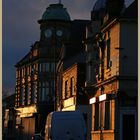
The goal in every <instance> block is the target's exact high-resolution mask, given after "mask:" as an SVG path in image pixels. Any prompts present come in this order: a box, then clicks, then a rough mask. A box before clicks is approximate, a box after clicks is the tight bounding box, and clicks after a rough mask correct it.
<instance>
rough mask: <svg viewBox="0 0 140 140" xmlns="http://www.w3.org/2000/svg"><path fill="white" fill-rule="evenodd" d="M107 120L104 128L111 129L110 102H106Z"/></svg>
mask: <svg viewBox="0 0 140 140" xmlns="http://www.w3.org/2000/svg"><path fill="white" fill-rule="evenodd" d="M104 116H105V119H104V120H105V121H104V129H105V130H107V129H110V102H109V101H106V102H105V115H104Z"/></svg>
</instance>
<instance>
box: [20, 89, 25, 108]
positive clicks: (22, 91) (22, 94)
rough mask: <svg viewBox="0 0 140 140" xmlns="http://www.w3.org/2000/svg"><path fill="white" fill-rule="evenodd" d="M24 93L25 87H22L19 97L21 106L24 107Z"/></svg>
mask: <svg viewBox="0 0 140 140" xmlns="http://www.w3.org/2000/svg"><path fill="white" fill-rule="evenodd" d="M24 93H25V87H24V86H23V87H22V88H21V95H20V99H21V105H24Z"/></svg>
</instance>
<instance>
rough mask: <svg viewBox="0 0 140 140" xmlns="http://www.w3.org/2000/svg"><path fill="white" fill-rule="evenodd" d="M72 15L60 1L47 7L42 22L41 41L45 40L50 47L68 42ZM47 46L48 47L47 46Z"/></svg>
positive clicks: (40, 21)
mask: <svg viewBox="0 0 140 140" xmlns="http://www.w3.org/2000/svg"><path fill="white" fill-rule="evenodd" d="M70 21H71V20H70V16H69V14H68V12H67V10H66V8H64V7H63V5H62V4H61V3H60V2H59V3H58V4H51V5H49V7H47V8H46V11H45V12H44V13H43V15H42V18H41V20H39V21H38V23H39V24H40V30H41V32H40V41H43V42H45V44H46V45H47V46H48V47H52V46H54V45H55V47H61V45H62V43H66V42H68V40H69V37H70ZM47 46H46V47H47Z"/></svg>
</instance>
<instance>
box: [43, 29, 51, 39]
mask: <svg viewBox="0 0 140 140" xmlns="http://www.w3.org/2000/svg"><path fill="white" fill-rule="evenodd" d="M44 34H45V36H46V37H47V38H49V37H51V35H52V31H51V29H47V30H45V32H44Z"/></svg>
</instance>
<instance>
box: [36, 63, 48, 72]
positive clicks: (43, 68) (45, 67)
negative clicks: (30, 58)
mask: <svg viewBox="0 0 140 140" xmlns="http://www.w3.org/2000/svg"><path fill="white" fill-rule="evenodd" d="M49 70H50V67H49V63H41V64H40V66H39V71H40V72H47V71H49Z"/></svg>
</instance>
